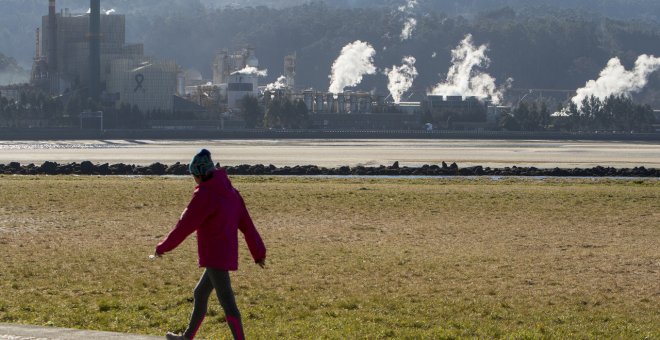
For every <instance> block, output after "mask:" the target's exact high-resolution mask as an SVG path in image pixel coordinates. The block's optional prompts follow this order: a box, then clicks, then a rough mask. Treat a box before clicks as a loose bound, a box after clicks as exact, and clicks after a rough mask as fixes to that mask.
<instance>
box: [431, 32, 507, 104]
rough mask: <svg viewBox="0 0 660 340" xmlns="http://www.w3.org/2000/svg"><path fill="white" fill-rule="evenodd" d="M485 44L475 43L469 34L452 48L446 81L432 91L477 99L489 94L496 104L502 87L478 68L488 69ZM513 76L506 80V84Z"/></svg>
mask: <svg viewBox="0 0 660 340" xmlns="http://www.w3.org/2000/svg"><path fill="white" fill-rule="evenodd" d="M487 50H488V46H487V45H481V46H479V47H476V46H474V44H473V42H472V35H471V34H468V35H466V36H465V39H463V41H461V43H460V44H459V45H458V46H457V47H456V48H455V49H454V50H452V51H451V55H452V58H451V61H452V63H453V65H452V66H451V68H449V72H448V73H447V80H446V81H445V82H442V83H439V84H437V85H436V86H435V87H434V88H433V89H432V90H431V94H433V95H444V96H466V97H469V96H475V97H477V98H480V99H485V98H488V97H490V98H491V100H492V101H493V103H494V104H499V103H500V101H501V100H502V97H503V92H504V90H505V88H502V87H500V88H498V87H497V86H496V85H495V78H493V77H492V76H490V75H489V74H488V73H484V72H482V71H480V70H479V69H478V68H488V66H490V58H488V56H487V55H486V51H487ZM512 81H513V79H508V80H507V85H505V87H506V86H510V83H511V82H512Z"/></svg>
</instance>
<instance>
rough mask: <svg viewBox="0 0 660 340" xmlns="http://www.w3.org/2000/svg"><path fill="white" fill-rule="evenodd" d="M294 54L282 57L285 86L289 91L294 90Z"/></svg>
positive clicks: (295, 56) (295, 57)
mask: <svg viewBox="0 0 660 340" xmlns="http://www.w3.org/2000/svg"><path fill="white" fill-rule="evenodd" d="M296 59H297V55H296V53H293V54H290V55H287V56H286V57H284V76H285V77H286V86H287V87H288V88H289V89H292V90H293V89H295V88H296Z"/></svg>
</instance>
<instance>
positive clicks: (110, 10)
mask: <svg viewBox="0 0 660 340" xmlns="http://www.w3.org/2000/svg"><path fill="white" fill-rule="evenodd" d="M115 12H117V11H115V9H114V8H112V9H109V10H107V11H105V15H110V14H113V13H115Z"/></svg>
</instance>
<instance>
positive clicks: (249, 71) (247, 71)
mask: <svg viewBox="0 0 660 340" xmlns="http://www.w3.org/2000/svg"><path fill="white" fill-rule="evenodd" d="M235 74H242V75H246V76H247V75H255V76H257V77H265V76H267V75H268V70H260V69H258V68H256V67H254V66H246V67H245V68H244V69H242V70H238V71H236V72H232V75H235Z"/></svg>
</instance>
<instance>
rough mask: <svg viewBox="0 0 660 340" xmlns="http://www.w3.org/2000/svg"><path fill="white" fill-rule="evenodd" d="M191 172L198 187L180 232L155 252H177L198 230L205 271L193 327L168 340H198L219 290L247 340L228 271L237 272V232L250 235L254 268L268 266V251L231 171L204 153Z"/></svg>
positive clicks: (232, 322)
mask: <svg viewBox="0 0 660 340" xmlns="http://www.w3.org/2000/svg"><path fill="white" fill-rule="evenodd" d="M189 169H190V173H191V174H192V175H193V178H194V179H195V182H196V183H197V187H196V188H195V191H194V193H193V197H192V200H191V201H190V203H189V204H188V207H187V208H186V210H184V211H183V214H182V215H181V219H180V220H179V222H178V223H177V225H176V227H175V228H174V229H173V230H172V231H171V232H170V233H169V235H167V237H166V238H165V239H164V240H163V241H162V242H160V243H159V244H158V246H157V247H156V256H162V255H163V254H165V253H167V252H169V251H172V250H173V249H174V248H176V247H177V246H178V245H179V244H181V242H183V241H184V240H185V239H186V237H188V235H190V234H192V233H193V232H194V231H196V232H197V251H198V255H199V266H200V267H204V268H206V269H205V271H204V274H203V275H202V277H201V279H200V280H199V283H198V284H197V287H195V291H194V295H193V296H194V299H195V304H194V307H193V313H192V316H191V317H190V323H189V324H188V328H187V329H186V331H185V332H184V333H183V335H176V334H173V333H167V335H166V338H167V339H169V340H174V339H177V340H178V339H186V340H187V339H193V338H194V337H195V334H196V333H197V331H198V330H199V327H200V326H201V325H202V321H203V320H204V317H205V316H206V312H207V308H208V299H209V296H210V295H211V292H212V291H213V289H215V291H216V294H217V296H218V299H219V300H220V304H221V305H222V309H223V310H224V312H225V316H226V318H227V324H228V325H229V328H230V329H231V332H232V334H233V336H234V339H237V340H243V339H245V335H244V333H243V324H242V322H241V314H240V312H239V310H238V307H237V306H236V301H235V299H234V292H233V291H232V289H231V282H230V278H229V272H230V271H235V270H237V269H238V230H240V231H241V232H242V233H243V235H244V236H245V240H246V242H247V244H248V248H249V249H250V253H251V254H252V258H253V259H254V261H255V263H257V264H258V265H259V266H261V267H262V268H264V267H265V265H266V247H265V246H264V243H263V241H262V240H261V236H260V235H259V232H257V229H256V228H255V226H254V224H253V223H252V219H251V218H250V214H249V213H248V210H247V208H246V207H245V202H244V201H243V198H242V197H241V194H240V193H239V192H238V190H236V189H234V187H233V186H232V184H231V182H230V180H229V178H228V177H227V172H226V171H225V170H224V169H216V167H215V165H214V164H213V161H212V160H211V153H210V152H209V151H208V150H206V149H203V150H201V151H200V152H199V153H198V154H196V155H195V156H194V157H193V159H192V161H191V162H190V166H189Z"/></svg>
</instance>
